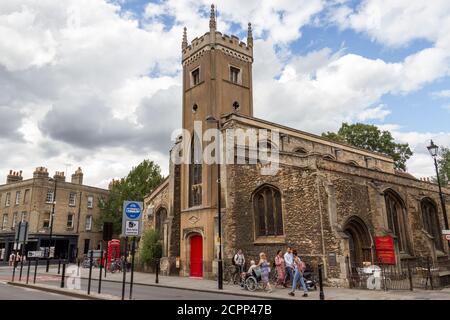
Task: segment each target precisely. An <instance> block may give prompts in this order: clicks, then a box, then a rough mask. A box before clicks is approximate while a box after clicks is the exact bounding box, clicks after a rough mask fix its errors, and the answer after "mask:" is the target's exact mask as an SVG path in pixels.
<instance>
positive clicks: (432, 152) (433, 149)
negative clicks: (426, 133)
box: [427, 140, 450, 247]
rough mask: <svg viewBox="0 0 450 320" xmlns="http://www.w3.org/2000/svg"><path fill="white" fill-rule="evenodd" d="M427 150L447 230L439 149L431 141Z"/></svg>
mask: <svg viewBox="0 0 450 320" xmlns="http://www.w3.org/2000/svg"><path fill="white" fill-rule="evenodd" d="M427 149H428V151H429V152H430V155H431V157H432V158H433V160H434V167H435V169H436V177H437V183H438V188H439V198H440V199H441V206H442V213H443V214H444V223H445V229H446V230H448V218H447V208H446V207H445V199H444V194H443V193H442V187H441V178H440V177H439V169H438V163H437V155H438V150H439V147H438V146H437V145H435V144H434V142H433V140H431V142H430V145H429V146H428V147H427ZM448 246H449V247H450V241H448Z"/></svg>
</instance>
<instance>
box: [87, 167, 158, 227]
mask: <svg viewBox="0 0 450 320" xmlns="http://www.w3.org/2000/svg"><path fill="white" fill-rule="evenodd" d="M162 180H163V176H162V175H161V169H160V167H159V166H158V165H157V164H155V163H154V162H153V161H150V160H144V161H142V162H141V163H140V164H139V165H138V166H137V167H133V168H132V170H131V171H130V172H129V173H128V175H127V176H126V177H124V178H122V179H120V180H117V181H113V183H112V184H111V187H110V192H109V196H108V197H107V199H104V200H103V201H100V204H99V207H100V216H99V218H98V219H97V220H96V221H95V223H96V224H97V226H101V225H102V224H103V222H112V223H113V230H114V233H115V234H120V233H121V229H122V206H123V201H125V200H133V201H143V200H144V197H145V196H146V195H147V194H148V193H150V192H152V191H153V189H154V188H155V187H157V186H158V185H159V184H160V183H161V182H162Z"/></svg>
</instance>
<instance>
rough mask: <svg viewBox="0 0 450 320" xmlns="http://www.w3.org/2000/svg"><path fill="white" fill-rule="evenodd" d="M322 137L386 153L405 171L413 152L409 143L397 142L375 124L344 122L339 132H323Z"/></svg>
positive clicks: (398, 167)
mask: <svg viewBox="0 0 450 320" xmlns="http://www.w3.org/2000/svg"><path fill="white" fill-rule="evenodd" d="M322 137H325V138H328V139H330V140H333V141H337V142H343V143H348V144H351V145H353V146H355V147H359V148H363V149H366V150H369V151H375V152H380V153H383V154H386V155H388V156H390V157H392V158H393V159H394V164H395V168H396V169H399V170H403V171H405V170H406V161H407V160H408V159H409V158H410V157H411V156H412V154H413V153H412V151H411V149H410V148H409V145H408V144H407V143H396V142H395V140H394V138H393V137H392V135H391V133H390V132H389V131H381V130H380V129H378V128H377V127H376V126H374V125H369V124H364V123H356V124H347V123H345V122H344V123H343V124H342V126H341V128H340V129H339V131H338V132H327V133H322Z"/></svg>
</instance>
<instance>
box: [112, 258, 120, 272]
mask: <svg viewBox="0 0 450 320" xmlns="http://www.w3.org/2000/svg"><path fill="white" fill-rule="evenodd" d="M116 271H119V272H122V261H121V260H120V259H116V260H113V261H111V264H110V265H109V272H111V273H115V272H116Z"/></svg>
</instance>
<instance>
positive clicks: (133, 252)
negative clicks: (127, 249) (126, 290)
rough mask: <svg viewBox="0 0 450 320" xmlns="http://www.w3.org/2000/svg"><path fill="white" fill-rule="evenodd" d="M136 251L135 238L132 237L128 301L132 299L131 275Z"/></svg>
mask: <svg viewBox="0 0 450 320" xmlns="http://www.w3.org/2000/svg"><path fill="white" fill-rule="evenodd" d="M135 251H136V238H134V237H133V244H132V246H131V277H130V300H131V299H132V297H133V274H134V254H135Z"/></svg>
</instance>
